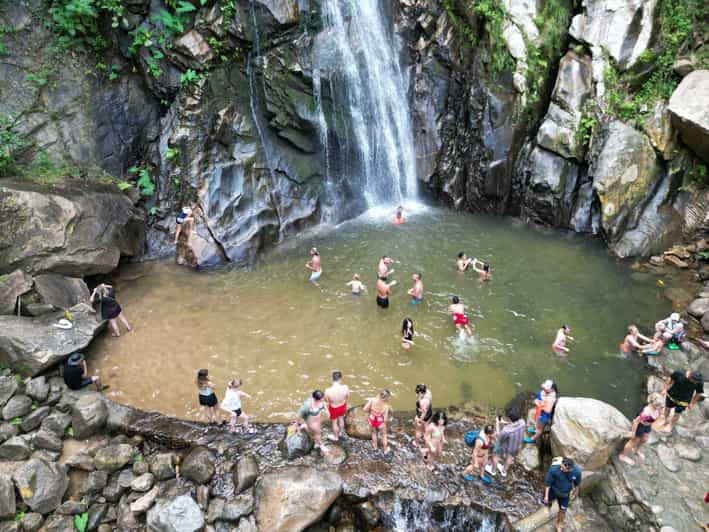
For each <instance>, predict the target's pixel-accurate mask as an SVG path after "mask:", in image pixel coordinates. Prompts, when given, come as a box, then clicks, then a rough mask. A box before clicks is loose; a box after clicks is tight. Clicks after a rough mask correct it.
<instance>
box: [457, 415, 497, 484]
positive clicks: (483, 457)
mask: <svg viewBox="0 0 709 532" xmlns="http://www.w3.org/2000/svg"><path fill="white" fill-rule="evenodd" d="M494 440H495V427H493V426H492V425H485V428H484V429H483V430H481V431H480V432H479V433H478V436H477V437H476V438H475V446H474V447H473V456H472V458H471V460H470V465H469V466H468V467H466V468H465V469H464V470H463V477H465V480H473V471H475V469H476V468H477V470H478V475H479V477H480V480H482V481H483V482H485V483H486V484H490V483H491V482H492V480H490V477H488V476H487V475H486V474H485V468H486V467H487V461H488V458H489V456H490V446H491V445H492V443H493V441H494Z"/></svg>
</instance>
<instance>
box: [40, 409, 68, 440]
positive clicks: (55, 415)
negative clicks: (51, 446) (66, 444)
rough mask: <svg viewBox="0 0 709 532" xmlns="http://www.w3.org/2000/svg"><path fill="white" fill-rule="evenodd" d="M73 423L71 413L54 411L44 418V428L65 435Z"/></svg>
mask: <svg viewBox="0 0 709 532" xmlns="http://www.w3.org/2000/svg"><path fill="white" fill-rule="evenodd" d="M69 425H71V415H69V414H65V413H64V412H57V411H54V412H52V413H51V414H49V415H48V416H47V417H46V418H44V419H43V420H42V425H41V426H42V428H43V429H46V430H50V431H52V432H54V433H55V434H57V435H58V436H63V435H64V433H65V432H66V429H68V428H69Z"/></svg>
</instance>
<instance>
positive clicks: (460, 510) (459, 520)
mask: <svg viewBox="0 0 709 532" xmlns="http://www.w3.org/2000/svg"><path fill="white" fill-rule="evenodd" d="M383 518H384V521H385V524H386V525H387V526H389V527H390V528H392V529H393V530H394V531H395V532H419V531H420V532H424V531H425V532H473V531H475V532H506V531H509V527H508V526H507V522H506V519H505V518H504V516H502V515H501V514H496V513H491V512H490V513H488V512H482V511H478V510H475V509H474V508H472V507H465V506H440V505H436V504H430V503H426V502H421V501H412V500H400V499H397V500H396V501H395V502H394V505H393V508H392V512H391V514H389V515H385V516H383Z"/></svg>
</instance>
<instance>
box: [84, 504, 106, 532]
mask: <svg viewBox="0 0 709 532" xmlns="http://www.w3.org/2000/svg"><path fill="white" fill-rule="evenodd" d="M107 513H108V505H107V504H103V503H101V504H93V505H91V507H90V508H89V520H88V523H87V525H86V530H97V529H98V527H99V525H100V524H101V521H103V520H104V519H105V518H106V514H107Z"/></svg>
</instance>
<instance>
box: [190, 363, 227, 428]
mask: <svg viewBox="0 0 709 532" xmlns="http://www.w3.org/2000/svg"><path fill="white" fill-rule="evenodd" d="M196 383H197V389H198V390H199V404H200V406H201V407H202V410H203V411H204V415H205V417H206V418H207V419H208V420H209V422H210V423H214V422H215V421H216V423H217V424H221V422H222V416H221V414H220V412H219V408H218V407H217V405H218V404H219V399H217V394H216V393H214V388H215V386H214V383H213V382H212V381H211V380H210V378H209V371H207V370H206V369H200V370H199V371H198V372H197V381H196Z"/></svg>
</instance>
